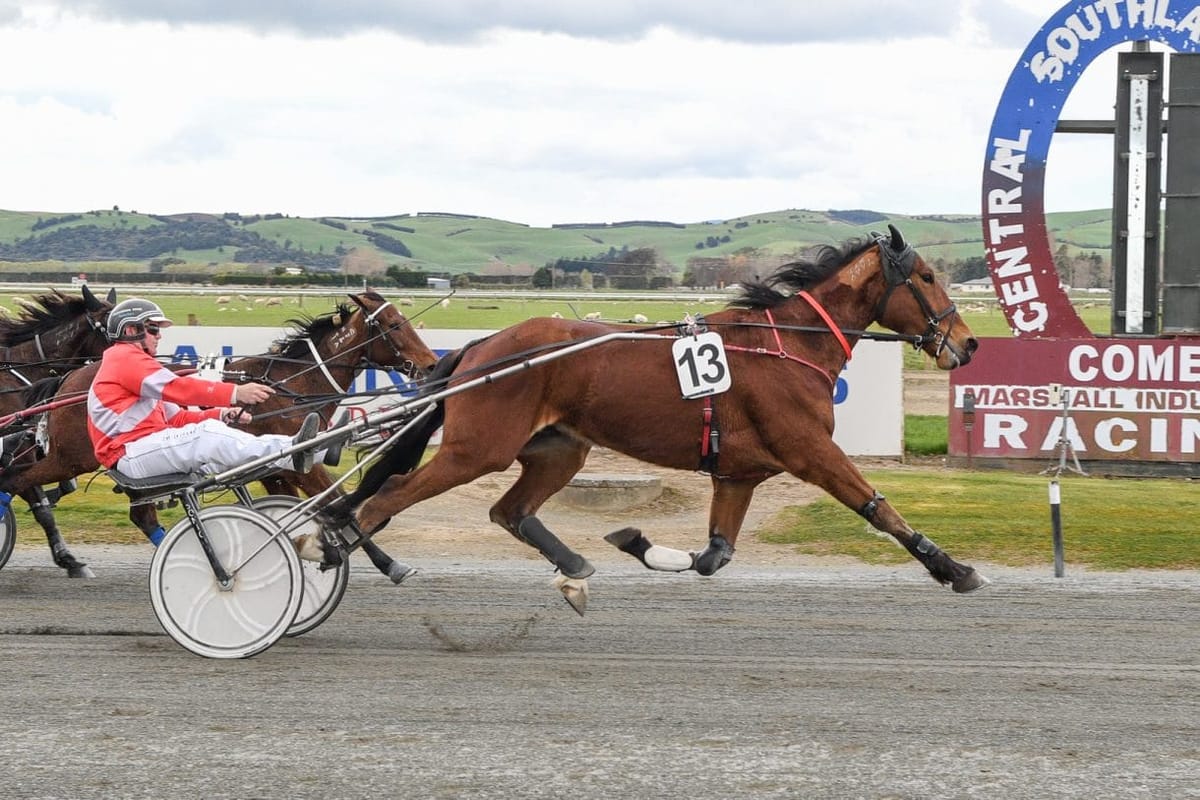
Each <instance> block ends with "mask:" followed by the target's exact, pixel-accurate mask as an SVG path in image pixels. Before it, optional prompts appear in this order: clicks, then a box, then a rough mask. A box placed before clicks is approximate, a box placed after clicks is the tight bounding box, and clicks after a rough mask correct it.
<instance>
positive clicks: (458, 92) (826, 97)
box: [0, 0, 1115, 226]
mask: <svg viewBox="0 0 1200 800" xmlns="http://www.w3.org/2000/svg"><path fill="white" fill-rule="evenodd" d="M1058 7H1059V3H1058V2H1055V0H1050V2H1046V0H837V1H836V2H825V1H823V0H821V1H819V0H755V2H752V3H747V2H726V1H724V0H638V1H637V2H632V0H436V2H430V0H420V1H419V2H417V1H412V2H410V1H408V0H375V1H372V0H305V2H293V0H249V2H248V1H247V0H90V1H88V0H78V1H76V2H72V1H71V0H59V1H58V2H7V0H0V208H3V209H11V210H22V211H48V212H69V211H76V212H77V211H86V210H90V209H97V208H111V207H113V206H114V205H117V206H120V207H121V208H122V209H126V210H136V211H141V212H143V213H157V214H171V213H180V212H188V211H209V212H223V211H237V212H240V213H243V214H255V213H284V214H289V215H293V216H306V217H315V216H323V215H328V216H385V215H391V214H403V213H415V212H419V211H451V212H457V213H465V214H480V215H483V216H488V217H499V218H501V219H507V220H511V221H513V222H523V223H528V224H530V225H538V226H545V225H550V224H552V223H562V222H606V221H619V220H629V219H656V220H670V221H676V222H696V221H701V220H707V219H724V218H729V217H735V216H742V215H747V214H754V213H756V212H764V211H774V210H779V209H785V208H810V209H827V208H841V209H848V208H870V209H874V210H878V211H887V212H893V213H901V214H926V213H968V214H975V213H978V212H979V196H980V183H981V171H982V166H983V157H984V153H985V150H986V145H987V141H986V138H987V135H988V131H989V129H990V127H991V123H992V118H993V116H994V114H995V111H996V105H997V102H998V101H999V98H1000V95H1001V92H1002V91H1003V89H1004V86H1005V84H1006V83H1007V81H1008V77H1009V75H1010V73H1011V72H1012V70H1013V68H1014V66H1015V65H1016V62H1017V59H1018V57H1019V56H1020V54H1021V53H1022V51H1023V50H1024V49H1025V47H1026V46H1027V45H1028V43H1029V42H1030V41H1031V40H1032V39H1033V37H1034V34H1035V33H1037V31H1038V30H1039V29H1040V28H1041V26H1042V25H1043V24H1044V23H1045V22H1046V20H1047V19H1049V17H1050V16H1051V15H1052V14H1053V12H1054V11H1055V10H1056V9H1057V8H1058ZM1109 55H1113V60H1111V61H1109V60H1108V58H1107V56H1106V57H1105V58H1104V59H1097V60H1096V61H1095V62H1093V64H1092V65H1091V66H1090V67H1089V68H1088V70H1087V72H1086V73H1085V75H1084V77H1083V79H1082V80H1081V81H1080V83H1079V84H1078V86H1077V87H1076V89H1075V90H1074V92H1072V94H1071V99H1070V102H1069V103H1068V106H1067V109H1066V110H1065V111H1064V114H1063V117H1064V118H1075V119H1084V118H1111V116H1112V104H1113V91H1114V84H1115V55H1114V54H1109ZM1111 161H1112V154H1111V140H1109V139H1108V137H1095V136H1092V137H1088V136H1082V135H1075V136H1067V135H1059V136H1056V137H1055V139H1054V143H1053V145H1052V149H1051V153H1050V167H1049V172H1048V175H1047V180H1046V204H1047V208H1048V210H1051V211H1059V210H1075V209H1084V208H1101V207H1108V206H1109V205H1110V202H1111V187H1112V173H1111Z"/></svg>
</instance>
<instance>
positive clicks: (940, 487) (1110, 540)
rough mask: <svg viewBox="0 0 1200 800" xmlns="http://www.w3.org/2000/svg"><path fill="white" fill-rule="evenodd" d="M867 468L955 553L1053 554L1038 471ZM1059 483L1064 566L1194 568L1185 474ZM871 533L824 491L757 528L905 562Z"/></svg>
mask: <svg viewBox="0 0 1200 800" xmlns="http://www.w3.org/2000/svg"><path fill="white" fill-rule="evenodd" d="M866 476H867V480H868V481H870V482H871V484H872V485H874V486H875V487H876V488H877V489H878V490H879V491H880V492H882V493H883V494H884V495H886V496H887V498H888V501H889V502H890V503H891V504H892V506H893V507H894V508H896V509H897V510H898V511H899V512H900V513H901V514H903V515H904V517H905V518H906V519H907V520H908V523H909V524H910V525H912V526H913V527H914V528H916V529H917V530H919V531H921V532H923V533H926V534H928V535H929V536H930V537H931V538H932V539H933V540H934V541H935V542H937V543H938V544H939V545H940V546H941V547H943V548H944V549H945V550H946V551H947V552H949V553H950V554H951V555H952V556H953V557H954V558H956V559H957V560H959V561H964V562H967V563H971V562H974V561H986V562H992V563H995V564H1001V565H1005V566H1013V567H1024V566H1031V565H1036V564H1052V563H1053V561H1054V555H1053V545H1052V541H1051V531H1050V507H1049V500H1048V492H1047V488H1048V483H1049V480H1048V478H1046V477H1045V476H1040V475H1019V474H1012V473H1007V472H968V471H951V470H937V469H922V470H914V469H896V470H891V469H885V470H877V471H870V472H867V473H866ZM1060 486H1061V489H1062V524H1063V550H1064V553H1065V559H1066V561H1067V563H1068V564H1075V565H1078V566H1082V567H1086V568H1089V569H1095V570H1106V571H1122V570H1129V569H1198V568H1200V536H1197V534H1196V528H1195V524H1194V522H1193V521H1192V519H1191V512H1192V510H1193V509H1194V506H1195V492H1194V487H1193V486H1192V485H1191V482H1190V481H1186V480H1179V479H1130V478H1088V477H1079V476H1074V475H1071V476H1063V477H1062V478H1061V479H1060ZM874 533H876V531H875V529H874V528H872V527H871V526H870V525H868V524H867V523H866V522H865V521H864V520H863V519H862V518H861V517H859V516H858V515H857V514H855V513H854V512H852V511H850V510H849V509H847V508H845V507H844V506H842V505H841V504H839V503H837V502H836V501H834V500H833V499H832V498H828V497H823V498H821V499H820V500H818V501H817V502H815V503H812V504H811V505H807V506H789V507H787V508H786V509H784V510H782V511H780V512H779V513H778V514H777V515H776V516H775V517H774V518H772V519H771V520H770V521H769V522H768V523H767V524H766V525H765V526H764V527H763V528H761V529H760V530H759V532H758V536H759V538H760V539H762V540H763V541H767V542H773V543H776V544H782V545H788V546H791V547H793V548H795V549H796V551H797V552H800V553H805V554H811V555H816V556H842V557H846V556H848V557H851V558H855V559H859V560H861V561H864V562H867V563H871V564H902V563H908V562H909V561H911V558H910V556H909V555H908V553H906V552H905V551H903V550H902V549H901V548H899V547H898V546H894V547H889V546H887V545H886V544H884V543H882V542H880V541H879V539H878V538H876V536H873V535H871V534H874ZM888 541H891V540H890V537H889V538H888Z"/></svg>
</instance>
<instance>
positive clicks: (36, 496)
mask: <svg viewBox="0 0 1200 800" xmlns="http://www.w3.org/2000/svg"><path fill="white" fill-rule="evenodd" d="M21 497H22V499H24V500H25V502H26V503H28V504H29V510H30V512H32V513H33V518H34V519H35V520H37V524H38V525H41V526H42V530H43V531H45V532H46V544H48V545H49V546H50V556H51V558H53V559H54V564H55V565H56V566H58V567H61V568H63V569H65V570H66V571H67V575H68V577H71V578H94V577H96V573H94V572H92V569H91V567H89V566H88V565H87V563H86V562H84V561H80V560H79V559H78V558H76V557H75V554H74V553H72V552H71V550H70V549H69V548H68V547H67V543H66V541H64V540H63V536H62V532H61V531H60V530H59V529H58V523H57V522H55V520H54V508H53V506H51V504H50V500H49V498H47V497H46V492H45V491H44V490H43V489H42V487H40V486H34V487H32V488H30V489H26V490H24V491H23V492H21Z"/></svg>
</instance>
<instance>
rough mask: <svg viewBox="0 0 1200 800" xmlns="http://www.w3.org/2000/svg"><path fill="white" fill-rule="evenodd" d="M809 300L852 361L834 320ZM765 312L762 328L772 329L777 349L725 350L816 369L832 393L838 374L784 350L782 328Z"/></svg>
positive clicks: (729, 347) (728, 346) (734, 347)
mask: <svg viewBox="0 0 1200 800" xmlns="http://www.w3.org/2000/svg"><path fill="white" fill-rule="evenodd" d="M804 294H805V295H807V294H808V293H807V292H804ZM807 299H808V302H809V303H812V304H816V305H815V306H814V307H815V308H817V309H818V313H819V314H820V315H821V316H822V317H823V318H825V319H826V320H827V321H828V322H829V323H830V326H829V327H830V330H832V331H833V332H834V335H835V336H837V339H838V341H839V342H840V343H841V345H842V347H843V348H845V351H846V360H847V361H849V360H850V343H849V342H847V341H846V337H845V336H844V335H843V334H842V332H841V331H840V330H838V327H837V326H836V325H834V324H832V323H833V320H832V319H830V318H829V314H828V313H826V311H825V309H824V308H822V307H821V306H820V304H819V303H817V301H816V300H814V299H812V298H811V297H808V298H807ZM763 310H764V311H765V312H766V314H767V324H766V325H763V326H761V327H766V328H770V329H771V331H772V332H773V333H774V334H775V349H774V350H768V349H766V348H765V347H742V346H741V345H736V344H728V343H726V344H725V349H726V350H737V351H738V352H741V353H757V354H759V355H764V356H775V357H777V358H786V359H787V360H788V361H794V362H796V363H797V364H803V365H804V366H806V367H812V368H813V369H815V370H816V371H817V372H819V373H820V374H821V377H823V378H825V380H827V381H829V388H830V390H831V391H832V390H833V388H834V387H835V386H836V385H837V383H836V378H835V376H836V375H837V373H834V374H833V375H830V374H829V370H827V369H825V367H822V366H820V365H819V364H815V363H813V362H812V361H809V360H808V359H805V358H801V357H800V356H794V355H792V354H791V353H789V352H788V351H786V350H784V349H783V337H781V336H780V335H779V329H780V326H778V325H776V324H775V315H774V314H772V313H771V309H769V308H767V309H763ZM731 324H734V325H738V324H741V323H736V322H735V323H731ZM816 330H822V329H820V328H817V329H816Z"/></svg>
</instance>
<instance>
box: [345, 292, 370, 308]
mask: <svg viewBox="0 0 1200 800" xmlns="http://www.w3.org/2000/svg"><path fill="white" fill-rule="evenodd" d="M347 297H349V298H350V299H351V300H353V301H354V305H356V306H358V307H359V308H361V309H362V310H363V311H364V312H365V311H366V310H367V304H366V302H365V301H364V300H363V298H362V295H360V294H351V295H347Z"/></svg>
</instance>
